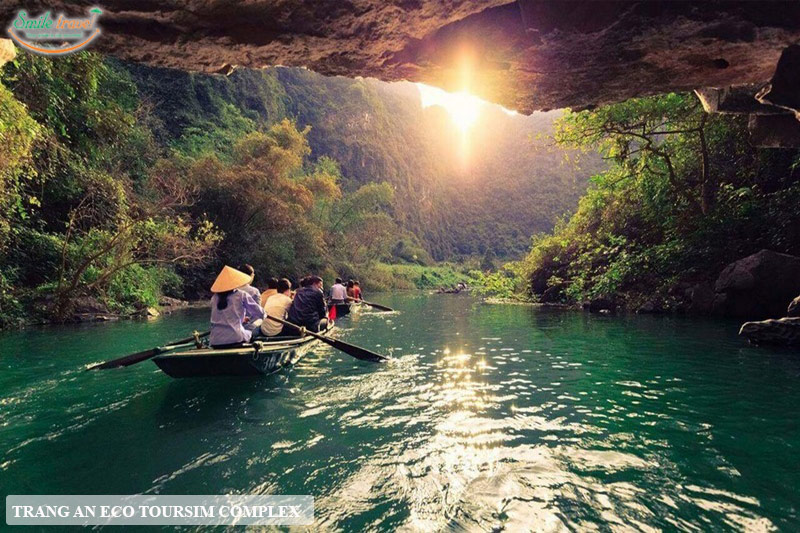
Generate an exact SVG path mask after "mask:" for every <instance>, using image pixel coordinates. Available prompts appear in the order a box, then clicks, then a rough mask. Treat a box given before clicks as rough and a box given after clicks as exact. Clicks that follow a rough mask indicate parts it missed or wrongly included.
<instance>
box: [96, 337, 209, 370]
mask: <svg viewBox="0 0 800 533" xmlns="http://www.w3.org/2000/svg"><path fill="white" fill-rule="evenodd" d="M209 333H211V332H210V331H206V332H204V333H198V334H197V335H196V336H195V335H192V336H191V337H187V338H185V339H181V340H179V341H174V342H170V343H169V344H167V345H165V346H159V347H157V348H151V349H149V350H145V351H143V352H136V353H132V354H130V355H126V356H125V357H120V358H118V359H112V360H111V361H106V362H105V363H97V364H96V365H92V366H90V367H89V368H87V369H86V370H106V369H108V368H119V367H121V366H131V365H135V364H136V363H141V362H142V361H147V360H148V359H152V358H153V357H155V356H157V355H161V354H162V353H166V352H168V351H170V350H174V349H175V348H177V347H179V346H181V345H183V344H189V343H190V342H192V341H194V340H195V339H199V338H202V337H207V336H208V334H209Z"/></svg>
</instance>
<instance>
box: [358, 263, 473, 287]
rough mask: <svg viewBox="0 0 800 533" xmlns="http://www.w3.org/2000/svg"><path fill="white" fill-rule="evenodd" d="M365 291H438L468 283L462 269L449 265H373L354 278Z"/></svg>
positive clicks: (467, 277)
mask: <svg viewBox="0 0 800 533" xmlns="http://www.w3.org/2000/svg"><path fill="white" fill-rule="evenodd" d="M356 277H357V278H358V279H359V280H361V283H362V285H364V287H365V289H369V290H373V291H376V290H389V289H438V288H440V287H452V286H454V285H456V284H458V283H459V282H467V281H469V279H470V278H469V275H468V273H467V271H465V269H463V268H459V267H458V266H456V265H453V264H451V263H442V264H439V265H437V266H422V265H403V264H385V263H375V264H372V265H371V266H370V267H369V268H367V269H365V270H364V271H363V272H361V273H358V275H357V276H356Z"/></svg>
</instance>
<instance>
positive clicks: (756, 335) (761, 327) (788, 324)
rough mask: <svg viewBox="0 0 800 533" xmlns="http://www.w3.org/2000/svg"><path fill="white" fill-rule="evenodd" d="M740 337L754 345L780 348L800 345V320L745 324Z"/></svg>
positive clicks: (782, 319)
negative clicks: (777, 346)
mask: <svg viewBox="0 0 800 533" xmlns="http://www.w3.org/2000/svg"><path fill="white" fill-rule="evenodd" d="M739 335H741V336H742V337H745V338H746V339H747V340H749V341H750V342H752V343H754V344H774V345H779V346H798V345H800V318H797V317H795V318H789V317H786V318H780V319H769V320H763V321H761V322H745V323H744V324H742V328H741V329H740V330H739Z"/></svg>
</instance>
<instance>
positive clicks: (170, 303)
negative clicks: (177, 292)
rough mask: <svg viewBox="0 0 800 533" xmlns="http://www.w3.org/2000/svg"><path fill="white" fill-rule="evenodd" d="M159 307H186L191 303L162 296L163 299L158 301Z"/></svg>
mask: <svg viewBox="0 0 800 533" xmlns="http://www.w3.org/2000/svg"><path fill="white" fill-rule="evenodd" d="M158 305H160V306H161V307H186V306H187V305H189V302H186V301H184V300H179V299H178V298H171V297H169V296H162V297H161V299H160V300H159V301H158Z"/></svg>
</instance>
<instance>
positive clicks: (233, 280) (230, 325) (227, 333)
mask: <svg viewBox="0 0 800 533" xmlns="http://www.w3.org/2000/svg"><path fill="white" fill-rule="evenodd" d="M252 281H253V276H252V275H250V274H245V273H244V272H242V271H240V270H236V269H235V268H231V267H229V266H227V265H226V266H224V267H223V268H222V271H221V272H220V273H219V275H218V276H217V279H216V280H215V281H214V284H213V285H212V286H211V292H213V293H214V295H213V296H212V297H211V333H210V335H209V343H210V344H211V346H212V347H215V348H216V347H220V346H227V345H236V344H240V343H243V342H248V341H249V340H250V338H251V337H252V336H253V332H252V330H253V329H254V328H256V327H259V326H260V325H261V321H262V320H263V319H264V310H263V309H262V308H261V306H260V305H259V304H258V301H257V300H254V299H253V297H252V296H250V295H249V294H248V293H247V292H245V291H244V290H243V289H242V287H244V286H246V285H250V283H251V282H252ZM245 323H248V325H249V327H245Z"/></svg>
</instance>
